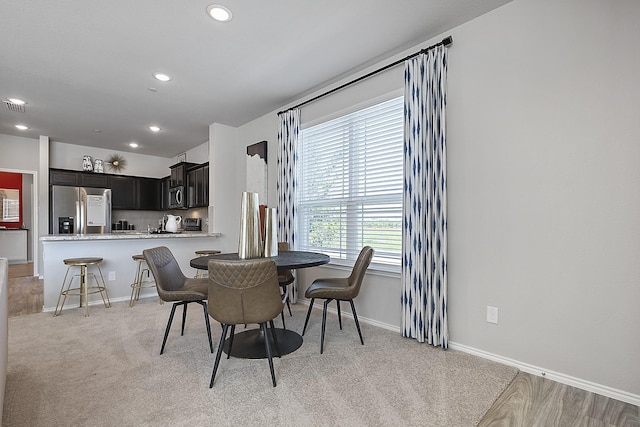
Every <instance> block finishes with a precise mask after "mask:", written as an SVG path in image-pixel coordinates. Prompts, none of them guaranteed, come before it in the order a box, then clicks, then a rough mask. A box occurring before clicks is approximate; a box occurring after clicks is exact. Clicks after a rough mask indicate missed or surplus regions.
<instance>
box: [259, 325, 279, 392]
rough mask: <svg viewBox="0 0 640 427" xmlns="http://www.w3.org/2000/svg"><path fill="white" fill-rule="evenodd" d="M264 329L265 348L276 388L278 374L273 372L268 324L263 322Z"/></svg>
mask: <svg viewBox="0 0 640 427" xmlns="http://www.w3.org/2000/svg"><path fill="white" fill-rule="evenodd" d="M260 327H261V328H262V333H263V334H264V348H265V350H266V351H267V358H268V359H269V370H270V371H271V380H272V381H273V386H274V387H275V386H276V374H275V372H274V371H273V359H272V358H271V345H269V339H268V338H267V323H266V322H263V323H261V324H260Z"/></svg>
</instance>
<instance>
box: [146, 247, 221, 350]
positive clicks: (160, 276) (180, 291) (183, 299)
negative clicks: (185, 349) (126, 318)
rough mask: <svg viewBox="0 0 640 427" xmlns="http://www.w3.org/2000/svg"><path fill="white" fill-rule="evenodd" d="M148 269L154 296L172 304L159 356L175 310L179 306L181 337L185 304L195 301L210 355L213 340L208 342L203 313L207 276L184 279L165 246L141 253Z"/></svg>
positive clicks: (184, 319) (205, 307) (205, 317)
mask: <svg viewBox="0 0 640 427" xmlns="http://www.w3.org/2000/svg"><path fill="white" fill-rule="evenodd" d="M142 256H144V259H145V261H146V262H147V265H148V266H149V270H151V273H152V274H153V278H154V279H155V282H156V289H157V290H158V296H160V299H161V300H162V301H166V302H173V307H171V315H169V322H167V328H166V329H165V332H164V339H163V340H162V348H160V354H162V353H163V352H164V346H165V345H166V343H167V337H168V336H169V330H170V329H171V323H172V322H173V315H174V314H175V312H176V307H178V306H179V305H181V306H183V311H182V329H181V334H180V335H184V324H185V321H186V319H187V305H188V304H189V303H192V302H195V303H197V304H200V305H201V306H202V308H203V310H204V320H205V325H206V327H207V335H208V336H209V348H211V353H213V341H212V340H211V325H210V323H209V315H208V314H207V301H206V300H207V292H208V290H209V279H208V278H207V277H203V278H199V279H192V278H189V277H186V276H185V275H184V274H183V273H182V270H180V266H179V265H178V262H177V261H176V259H175V257H174V256H173V254H172V253H171V251H170V250H169V248H167V247H165V246H159V247H156V248H151V249H145V250H144V251H142Z"/></svg>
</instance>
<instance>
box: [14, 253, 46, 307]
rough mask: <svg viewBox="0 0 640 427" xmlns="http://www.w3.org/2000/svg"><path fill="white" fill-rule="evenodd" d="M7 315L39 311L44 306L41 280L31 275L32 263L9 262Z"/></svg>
mask: <svg viewBox="0 0 640 427" xmlns="http://www.w3.org/2000/svg"><path fill="white" fill-rule="evenodd" d="M8 285H9V286H8V295H7V297H8V300H9V317H14V316H22V315H25V314H32V313H40V312H41V311H42V307H43V306H44V284H43V280H40V279H38V277H34V276H33V264H32V263H28V264H9V283H8Z"/></svg>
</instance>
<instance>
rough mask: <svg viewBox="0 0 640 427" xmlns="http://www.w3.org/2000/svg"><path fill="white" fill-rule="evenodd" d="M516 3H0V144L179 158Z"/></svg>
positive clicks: (199, 0) (327, 0) (184, 0)
mask: <svg viewBox="0 0 640 427" xmlns="http://www.w3.org/2000/svg"><path fill="white" fill-rule="evenodd" d="M509 1H510V0H483V1H478V0H396V1H382V0H349V1H345V0H322V1H310V0H309V1H304V0H271V1H266V0H263V1H257V0H255V1H252V0H219V1H218V0H212V1H207V0H109V1H107V2H95V1H90V0H58V1H51V0H28V1H25V0H0V24H1V25H0V28H2V33H3V40H2V42H1V43H0V58H2V59H1V60H0V100H6V99H7V98H13V97H15V98H20V99H23V100H24V101H26V102H27V105H26V106H25V111H24V112H21V111H14V110H10V109H9V108H7V107H6V106H5V104H4V103H3V104H0V134H7V135H18V136H24V137H28V138H38V136H39V135H47V136H49V137H50V139H51V140H52V141H58V142H66V143H70V144H78V145H86V146H94V147H101V148H104V149H110V150H118V151H132V152H138V153H141V154H149V155H156V156H161V157H174V156H176V155H177V154H179V153H182V152H184V151H186V150H188V149H191V148H193V147H196V146H198V145H200V144H202V143H203V142H205V141H207V140H208V127H209V125H210V124H211V123H214V122H216V123H222V124H226V125H229V126H234V127H235V126H240V125H243V124H245V123H247V122H250V121H251V120H253V119H255V118H257V117H260V116H262V115H264V114H267V113H269V112H271V111H274V110H277V109H280V108H282V107H283V106H286V105H287V104H290V103H292V102H294V101H296V100H298V99H300V98H301V97H302V96H305V95H307V94H309V93H311V92H313V91H314V90H317V89H318V88H321V87H324V86H326V85H327V84H330V83H332V82H335V81H337V80H339V79H340V78H343V77H345V76H347V75H349V74H352V73H354V72H357V71H359V70H362V69H364V68H366V67H367V66H370V65H372V64H374V63H376V62H379V61H381V60H383V59H385V58H388V57H390V56H392V55H393V54H397V53H399V52H402V51H404V50H406V49H408V48H411V47H413V46H416V45H418V44H419V43H422V42H424V41H425V40H427V39H429V38H431V37H435V36H437V35H439V34H442V33H444V32H446V31H447V30H450V29H452V28H453V27H456V26H458V25H460V24H462V23H464V22H466V21H468V20H471V19H473V18H475V17H477V16H479V15H482V14H484V13H486V12H488V11H490V10H492V9H495V8H496V7H499V6H501V5H503V4H505V3H508V2H509ZM212 3H219V4H223V5H224V6H226V7H228V8H229V9H230V10H231V11H232V13H233V18H232V20H231V21H229V22H226V23H221V22H217V21H214V20H213V19H211V18H210V17H209V16H208V15H207V13H206V9H207V6H208V5H210V4H212ZM454 46H455V40H454ZM157 71H162V72H165V73H168V74H170V75H171V76H172V77H173V80H171V81H170V82H166V83H162V82H159V81H157V80H155V79H154V78H153V76H152V73H153V72H157ZM18 123H20V124H25V125H27V126H29V129H28V130H26V131H20V130H18V129H16V128H15V124H18ZM149 125H157V126H159V127H160V128H161V129H162V130H161V131H160V132H158V133H153V132H151V131H149V129H148V126H149ZM133 141H135V142H137V143H138V144H139V147H138V148H137V149H132V148H130V147H129V146H128V144H129V143H130V142H133Z"/></svg>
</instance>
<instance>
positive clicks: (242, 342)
mask: <svg viewBox="0 0 640 427" xmlns="http://www.w3.org/2000/svg"><path fill="white" fill-rule="evenodd" d="M212 258H215V259H224V260H237V259H240V258H239V257H238V254H237V253H225V254H217V255H207V256H200V257H197V258H193V259H192V260H191V261H190V263H189V264H190V265H191V267H193V268H197V269H200V270H207V269H208V268H209V260H210V259H212ZM269 258H271V259H272V260H274V261H275V263H276V268H278V269H290V270H293V269H298V268H307V267H317V266H319V265H323V264H327V263H329V261H330V260H331V259H330V258H329V256H328V255H325V254H322V253H319V252H305V251H281V252H278V255H276V256H273V257H269ZM275 334H276V338H277V339H278V347H279V349H280V354H281V355H285V354H289V353H292V352H294V351H296V350H297V349H299V348H300V346H302V336H301V335H300V334H299V333H297V332H295V331H292V330H289V329H283V328H275ZM268 335H269V336H268V337H267V339H269V340H271V342H270V344H271V348H274V347H273V346H274V343H273V341H272V338H271V334H268ZM264 339H265V336H264V334H263V333H262V331H261V330H260V329H259V328H258V329H250V330H247V331H243V332H240V333H237V334H235V335H234V338H233V347H232V348H231V353H229V343H230V340H231V339H230V338H227V339H226V340H225V342H224V347H223V351H224V352H225V353H226V354H228V355H229V356H233V357H239V358H243V359H263V358H266V357H267V352H266V350H265V347H264Z"/></svg>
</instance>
